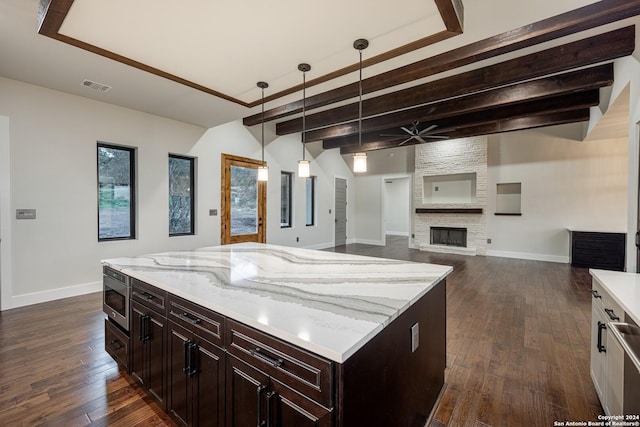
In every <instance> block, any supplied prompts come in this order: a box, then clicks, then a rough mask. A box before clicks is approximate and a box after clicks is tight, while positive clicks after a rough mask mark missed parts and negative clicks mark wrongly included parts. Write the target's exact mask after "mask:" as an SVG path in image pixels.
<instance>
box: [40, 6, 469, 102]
mask: <svg viewBox="0 0 640 427" xmlns="http://www.w3.org/2000/svg"><path fill="white" fill-rule="evenodd" d="M73 1H74V0H39V4H38V34H42V35H44V36H47V37H51V38H53V39H55V40H58V41H61V42H64V43H67V44H70V45H72V46H75V47H79V48H81V49H84V50H87V51H89V52H93V53H95V54H97V55H101V56H104V57H106V58H109V59H113V60H114V61H118V62H122V63H123V64H126V65H129V66H131V67H135V68H138V69H140V70H143V71H146V72H149V73H151V74H155V75H157V76H160V77H164V78H166V79H169V80H173V81H175V82H177V83H180V84H183V85H185V86H189V87H191V88H194V89H197V90H200V91H202V92H205V93H208V94H210V95H215V96H217V97H219V98H222V99H226V100H228V101H231V102H235V103H237V104H240V105H243V106H245V107H255V106H256V105H260V103H262V99H261V98H260V99H256V100H254V101H251V102H244V101H242V100H240V99H237V98H234V97H232V96H230V95H226V94H224V93H222V92H219V91H216V90H213V89H211V88H209V87H205V86H202V85H200V84H198V83H195V82H192V81H190V80H186V79H184V78H182V77H179V76H177V75H174V74H171V73H168V72H166V71H163V70H160V69H158V68H154V67H151V66H149V65H147V64H143V63H141V62H138V61H135V60H133V59H131V58H127V57H125V56H122V55H119V54H117V53H115V52H111V51H109V50H106V49H102V48H100V47H98V46H95V45H92V44H90V43H86V42H83V41H82V40H78V39H75V38H72V37H68V36H65V35H64V34H61V33H60V32H59V31H60V28H61V27H62V23H63V22H64V20H65V18H66V17H67V14H68V13H69V11H70V9H71V6H72V5H73ZM426 1H428V0H426ZM435 3H436V5H437V7H438V10H439V11H440V14H441V17H442V21H443V23H444V25H445V28H446V29H445V30H443V31H440V32H438V33H435V34H432V35H429V36H427V37H423V38H421V39H418V40H415V41H413V42H411V43H407V44H406V45H403V46H400V47H397V48H395V49H392V50H390V51H387V52H383V53H381V54H379V55H376V56H374V57H371V58H368V59H366V60H365V61H363V66H364V67H369V66H371V65H375V64H378V63H380V62H384V61H387V60H389V59H391V58H395V57H396V56H400V55H404V54H406V53H408V52H411V51H413V50H416V49H421V48H423V47H426V46H430V45H432V44H435V43H438V42H440V41H443V40H446V39H448V38H450V37H453V36H456V35H459V34H461V33H462V14H461V12H462V2H461V0H435ZM358 67H359V64H358V63H354V64H351V65H349V66H347V67H343V68H341V69H339V70H335V71H333V72H331V73H328V74H325V75H323V76H320V77H318V78H315V79H313V80H309V81H307V82H306V85H307V87H312V86H314V85H317V84H320V83H324V82H327V81H330V80H333V79H335V78H337V77H340V76H343V75H345V74H348V73H351V72H354V71H356V70H358ZM299 90H302V86H301V85H295V86H292V87H290V88H287V89H285V90H283V91H280V92H277V93H274V94H271V95H269V96H266V97H265V98H264V101H265V102H268V101H271V100H273V99H278V98H280V97H283V96H285V95H289V94H291V93H294V92H297V91H299Z"/></svg>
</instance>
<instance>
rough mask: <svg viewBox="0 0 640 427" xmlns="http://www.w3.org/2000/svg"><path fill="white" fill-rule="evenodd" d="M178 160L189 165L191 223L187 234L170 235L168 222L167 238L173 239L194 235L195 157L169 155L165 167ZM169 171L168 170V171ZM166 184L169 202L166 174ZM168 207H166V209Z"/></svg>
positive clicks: (168, 177)
mask: <svg viewBox="0 0 640 427" xmlns="http://www.w3.org/2000/svg"><path fill="white" fill-rule="evenodd" d="M172 158H173V159H179V160H188V161H189V163H190V168H189V181H190V182H189V184H190V186H189V192H190V194H191V200H190V205H191V206H190V207H189V208H190V219H191V221H190V222H191V223H190V225H189V227H190V229H191V231H189V232H187V233H172V232H171V221H169V237H175V236H193V235H195V233H196V182H195V176H196V175H195V169H196V158H195V157H190V156H184V155H181V154H172V153H169V157H168V159H167V167H168V166H169V163H170V162H171V159H172ZM169 170H170V169H169ZM167 182H168V183H169V202H170V200H171V192H170V188H171V176H170V175H169V174H168V173H167ZM168 207H169V206H167V208H168ZM170 212H171V211H170V210H169V211H168V213H170Z"/></svg>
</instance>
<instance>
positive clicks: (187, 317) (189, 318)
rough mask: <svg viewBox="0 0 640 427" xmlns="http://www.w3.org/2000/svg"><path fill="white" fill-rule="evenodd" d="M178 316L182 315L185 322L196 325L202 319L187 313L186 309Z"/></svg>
mask: <svg viewBox="0 0 640 427" xmlns="http://www.w3.org/2000/svg"><path fill="white" fill-rule="evenodd" d="M180 316H182V318H183V319H184V320H186V321H187V322H189V323H191V324H192V325H197V324H198V323H200V322H202V319H200V318H198V317H195V316H192V315H190V314H189V313H187V312H186V311H185V312H184V313H182V314H181V315H180Z"/></svg>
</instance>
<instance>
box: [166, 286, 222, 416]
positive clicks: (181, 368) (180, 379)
mask: <svg viewBox="0 0 640 427" xmlns="http://www.w3.org/2000/svg"><path fill="white" fill-rule="evenodd" d="M169 305H170V311H169V318H170V321H169V352H168V374H169V384H170V389H169V400H168V410H169V413H170V414H171V415H172V416H173V418H174V419H175V420H176V421H178V422H179V423H181V424H183V425H189V426H200V427H203V426H207V427H218V426H220V427H221V426H223V425H224V416H225V413H224V385H225V384H224V363H225V352H224V350H223V349H222V348H220V347H218V346H217V345H214V344H213V343H211V342H209V340H212V341H221V340H222V336H219V337H217V333H216V332H212V331H218V332H220V333H221V332H222V329H221V328H219V327H221V326H222V324H223V320H224V319H223V318H222V317H221V316H219V315H217V314H216V313H213V312H210V311H208V310H206V309H203V308H202V307H199V306H196V305H195V304H192V303H190V302H188V301H184V300H181V299H179V298H177V297H175V298H174V297H173V296H171V297H170V303H169ZM203 335H204V336H207V338H209V340H207V339H205V338H204V337H203Z"/></svg>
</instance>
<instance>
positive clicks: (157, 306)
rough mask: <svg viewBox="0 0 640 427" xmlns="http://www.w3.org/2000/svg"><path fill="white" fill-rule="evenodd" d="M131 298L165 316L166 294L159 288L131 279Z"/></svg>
mask: <svg viewBox="0 0 640 427" xmlns="http://www.w3.org/2000/svg"><path fill="white" fill-rule="evenodd" d="M131 282H132V290H131V297H132V298H133V300H134V301H138V302H139V303H140V304H142V305H144V306H146V307H149V308H150V309H152V310H154V311H156V312H158V313H159V314H162V315H163V316H165V317H166V316H167V292H166V291H163V290H162V289H160V288H156V287H155V286H152V285H149V284H147V283H144V282H141V281H140V280H137V279H132V280H131Z"/></svg>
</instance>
